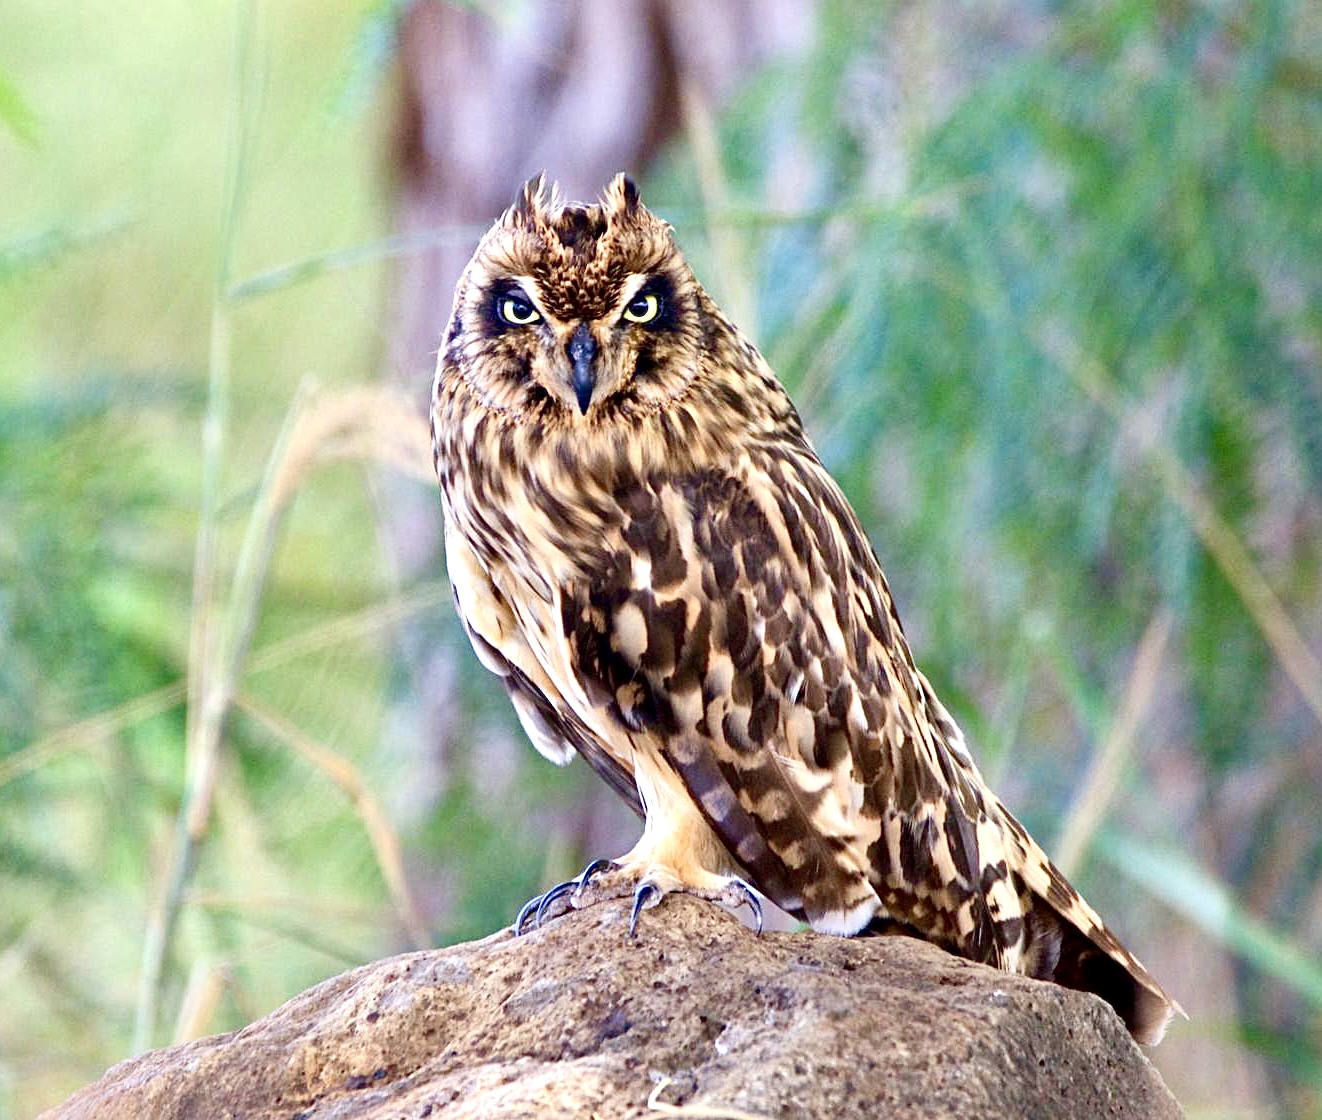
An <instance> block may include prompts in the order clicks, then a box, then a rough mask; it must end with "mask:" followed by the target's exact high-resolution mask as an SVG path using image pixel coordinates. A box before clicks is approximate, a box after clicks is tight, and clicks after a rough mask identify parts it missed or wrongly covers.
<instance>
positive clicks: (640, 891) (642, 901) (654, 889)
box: [629, 879, 661, 937]
mask: <svg viewBox="0 0 1322 1120" xmlns="http://www.w3.org/2000/svg"><path fill="white" fill-rule="evenodd" d="M660 894H661V888H660V887H658V886H656V884H654V883H649V882H647V880H646V879H644V880H643V881H642V882H641V883H639V884H638V886H636V887H635V888H634V891H633V910H632V911H631V912H630V914H629V936H630V937H636V936H638V915H639V914H641V913H642V912H643V911H644V910H645V909H646V908H647V904H648V903H649V902H651V900H652V899H653V898H659V897H660ZM653 905H655V904H653Z"/></svg>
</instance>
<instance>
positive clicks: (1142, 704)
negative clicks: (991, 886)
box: [1055, 610, 1173, 875]
mask: <svg viewBox="0 0 1322 1120" xmlns="http://www.w3.org/2000/svg"><path fill="white" fill-rule="evenodd" d="M1172 623H1173V619H1172V616H1171V612H1170V611H1169V610H1161V611H1158V612H1157V614H1156V615H1154V616H1153V619H1152V621H1151V622H1149V623H1148V626H1147V629H1146V630H1145V631H1144V632H1143V638H1142V640H1141V641H1140V642H1139V644H1138V653H1137V654H1136V655H1135V657H1134V667H1133V669H1132V670H1131V671H1130V674H1129V680H1128V682H1127V683H1126V685H1125V693H1124V698H1123V700H1122V701H1121V704H1120V714H1119V716H1118V717H1117V718H1116V720H1115V722H1114V723H1112V724H1111V728H1110V730H1109V731H1108V732H1107V735H1106V740H1105V741H1104V742H1103V743H1102V746H1101V748H1100V749H1099V750H1098V751H1097V753H1096V754H1095V755H1094V756H1093V760H1092V762H1091V764H1090V765H1089V767H1088V772H1087V774H1086V775H1084V779H1083V785H1082V787H1081V788H1080V790H1079V793H1078V796H1077V797H1076V798H1075V799H1074V805H1073V806H1072V807H1071V809H1070V811H1069V814H1068V815H1067V816H1066V818H1065V824H1064V827H1063V829H1062V830H1061V837H1060V842H1059V843H1058V844H1057V845H1056V853H1055V861H1056V865H1057V866H1058V867H1059V868H1060V869H1061V870H1062V871H1063V872H1065V874H1066V875H1069V874H1071V873H1073V872H1074V871H1076V870H1077V869H1078V865H1079V861H1080V859H1082V857H1083V854H1084V852H1085V851H1086V850H1087V848H1088V845H1089V843H1090V842H1091V841H1092V838H1093V836H1094V835H1095V834H1096V832H1097V829H1098V826H1099V825H1101V823H1102V820H1103V818H1105V816H1106V811H1107V809H1108V808H1109V807H1110V805H1111V802H1112V800H1113V799H1114V798H1115V794H1116V790H1118V789H1119V788H1120V779H1121V776H1122V775H1123V773H1124V767H1125V763H1126V762H1127V761H1128V760H1129V757H1130V755H1131V754H1132V753H1133V748H1134V743H1135V741H1136V738H1137V732H1138V729H1139V726H1140V725H1141V724H1142V722H1143V720H1144V718H1145V717H1146V715H1147V713H1148V708H1149V706H1150V705H1151V703H1152V694H1153V690H1154V687H1155V685H1156V681H1157V671H1158V669H1159V668H1160V667H1161V658H1162V655H1163V654H1164V653H1165V650H1166V643H1167V641H1169V639H1170V632H1171V626H1172Z"/></svg>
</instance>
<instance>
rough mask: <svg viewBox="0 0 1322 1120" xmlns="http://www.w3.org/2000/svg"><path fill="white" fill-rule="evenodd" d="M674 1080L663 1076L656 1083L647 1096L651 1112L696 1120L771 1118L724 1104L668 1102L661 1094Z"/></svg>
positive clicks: (762, 1119) (648, 1107)
mask: <svg viewBox="0 0 1322 1120" xmlns="http://www.w3.org/2000/svg"><path fill="white" fill-rule="evenodd" d="M673 1081H674V1078H673V1077H663V1078H661V1080H660V1081H658V1082H657V1083H656V1088H655V1089H653V1090H652V1091H651V1093H649V1094H648V1097H647V1110H648V1111H649V1112H658V1113H660V1114H661V1115H662V1116H687V1117H692V1118H694V1120H699V1118H701V1120H771V1117H769V1116H767V1115H765V1114H764V1113H760V1112H745V1111H744V1110H743V1109H739V1108H732V1107H731V1106H729V1105H724V1104H667V1103H666V1102H665V1101H663V1100H662V1099H661V1094H662V1092H664V1091H665V1090H666V1089H668V1088H669V1087H670V1085H671V1084H672V1082H673Z"/></svg>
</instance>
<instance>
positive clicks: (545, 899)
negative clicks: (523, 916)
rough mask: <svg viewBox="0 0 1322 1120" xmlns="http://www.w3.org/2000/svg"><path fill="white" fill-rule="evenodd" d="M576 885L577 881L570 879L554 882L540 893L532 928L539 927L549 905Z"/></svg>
mask: <svg viewBox="0 0 1322 1120" xmlns="http://www.w3.org/2000/svg"><path fill="white" fill-rule="evenodd" d="M577 886H578V883H577V882H575V881H574V880H573V879H570V880H569V881H568V882H565V883H556V885H555V886H553V887H552V888H551V889H550V890H549V891H547V892H546V893H545V894H544V895H542V898H541V901H540V902H538V903H537V916H536V917H535V918H533V920H532V928H533V929H541V928H542V922H543V921H544V920H545V918H546V912H547V910H549V909H550V908H551V905H552V904H553V903H555V902H557V901H558V900H559V899H561V898H563V897H564V896H565V895H567V894H569V893H570V892H571V891H572V890H574V888H575V887H577Z"/></svg>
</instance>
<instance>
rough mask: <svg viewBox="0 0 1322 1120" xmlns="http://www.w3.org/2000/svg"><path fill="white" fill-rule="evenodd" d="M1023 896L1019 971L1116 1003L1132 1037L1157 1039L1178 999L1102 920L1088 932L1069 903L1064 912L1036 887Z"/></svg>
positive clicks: (1177, 1009)
mask: <svg viewBox="0 0 1322 1120" xmlns="http://www.w3.org/2000/svg"><path fill="white" fill-rule="evenodd" d="M1053 870H1054V868H1053ZM1075 897H1076V898H1077V897H1078V896H1077V895H1076V896H1075ZM1079 901H1082V900H1081V899H1080V900H1079ZM1023 902H1024V920H1025V927H1026V939H1025V940H1026V944H1025V947H1024V953H1023V957H1022V958H1021V962H1020V970H1021V971H1023V972H1025V973H1026V974H1027V975H1029V976H1035V977H1037V978H1038V979H1040V980H1052V981H1054V982H1055V983H1057V984H1060V985H1061V986H1063V987H1066V988H1074V989H1075V990H1076V991H1080V992H1092V993H1093V994H1094V995H1098V996H1101V997H1102V999H1104V1000H1106V1002H1107V1003H1109V1004H1110V1005H1111V1006H1112V1007H1113V1008H1115V1011H1116V1014H1118V1015H1119V1016H1120V1018H1121V1019H1123V1020H1124V1023H1125V1026H1126V1027H1128V1028H1129V1033H1130V1034H1131V1035H1133V1036H1134V1039H1135V1040H1136V1041H1138V1042H1141V1043H1143V1045H1145V1046H1155V1045H1156V1044H1157V1043H1159V1042H1160V1041H1161V1038H1162V1035H1164V1034H1165V1033H1166V1026H1167V1024H1168V1023H1169V1022H1170V1020H1171V1016H1172V1015H1174V1014H1175V1013H1177V1012H1178V1013H1179V1014H1180V1015H1184V1011H1183V1009H1182V1008H1181V1007H1180V1005H1179V1004H1178V1003H1176V1002H1175V1001H1174V1000H1173V999H1171V997H1170V996H1168V995H1167V994H1166V993H1165V992H1164V991H1163V990H1162V988H1161V986H1160V985H1159V984H1158V983H1157V982H1156V980H1154V979H1153V978H1152V976H1151V975H1150V974H1149V973H1148V971H1147V969H1145V968H1144V967H1143V966H1142V964H1140V963H1139V961H1138V960H1137V959H1136V958H1135V957H1134V956H1133V955H1132V954H1131V953H1130V952H1129V951H1128V950H1126V949H1125V948H1124V947H1123V946H1122V945H1121V944H1120V943H1119V941H1117V940H1116V939H1115V937H1114V936H1113V935H1112V934H1111V932H1110V931H1109V930H1108V929H1106V927H1105V926H1102V925H1100V923H1099V924H1097V925H1093V926H1092V929H1091V932H1089V931H1085V930H1083V929H1080V928H1079V926H1078V925H1076V924H1075V921H1076V920H1077V912H1076V911H1074V908H1073V907H1072V906H1067V907H1065V912H1062V911H1061V910H1058V909H1057V908H1056V907H1055V906H1054V905H1053V904H1052V903H1051V901H1050V900H1048V899H1047V898H1043V897H1041V896H1040V895H1037V894H1035V893H1030V894H1029V895H1028V896H1027V897H1025V898H1024V899H1023Z"/></svg>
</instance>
